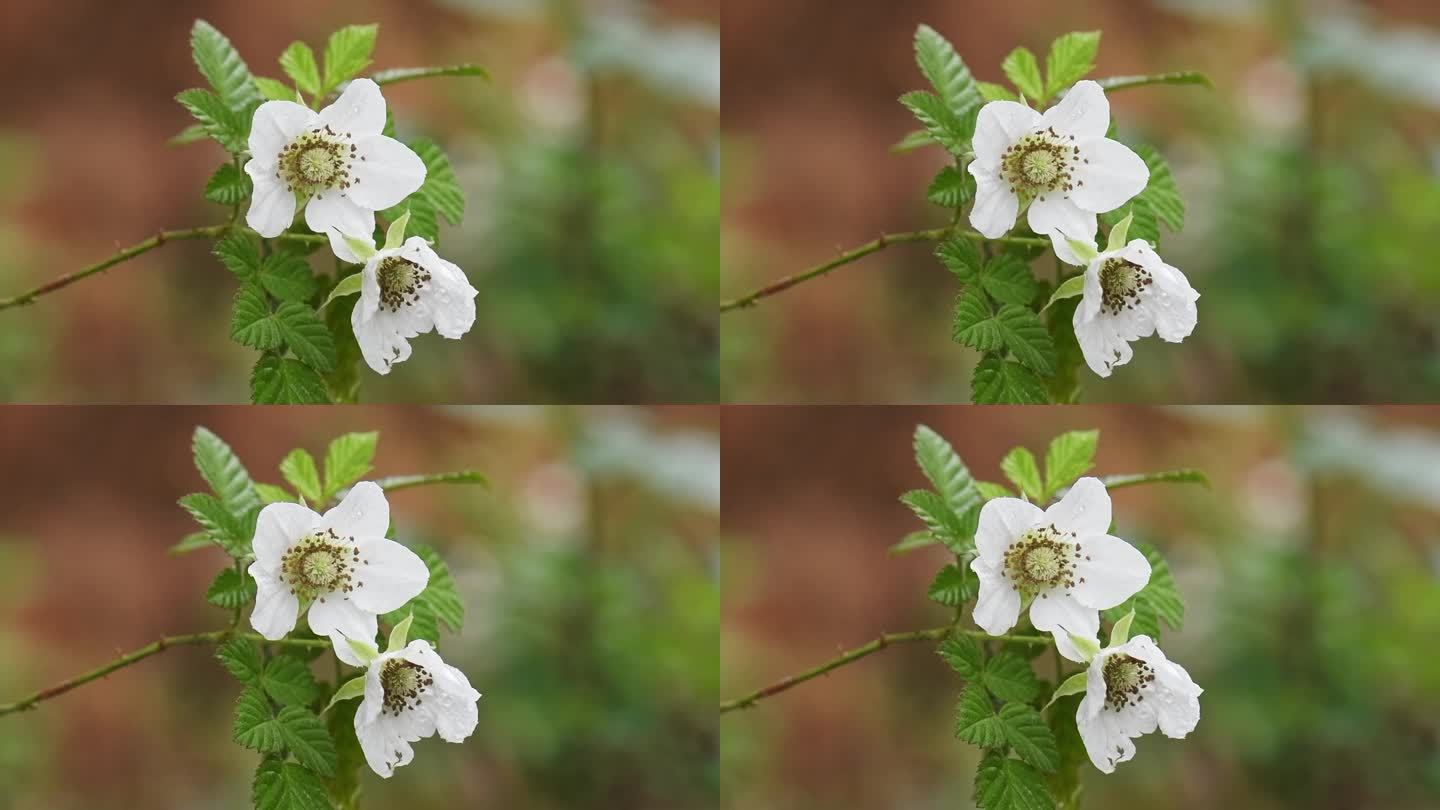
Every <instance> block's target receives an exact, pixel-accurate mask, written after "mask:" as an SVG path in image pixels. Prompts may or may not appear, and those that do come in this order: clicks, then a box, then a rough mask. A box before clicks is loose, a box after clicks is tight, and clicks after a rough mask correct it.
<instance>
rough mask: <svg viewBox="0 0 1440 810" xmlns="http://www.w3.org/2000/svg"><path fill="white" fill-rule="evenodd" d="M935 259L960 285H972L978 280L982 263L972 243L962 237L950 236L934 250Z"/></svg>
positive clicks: (978, 252)
mask: <svg viewBox="0 0 1440 810" xmlns="http://www.w3.org/2000/svg"><path fill="white" fill-rule="evenodd" d="M935 257H936V258H938V259H939V260H940V263H941V264H944V265H945V267H946V268H947V269H949V270H950V272H951V273H954V274H955V278H957V279H959V280H960V283H961V284H966V285H969V284H974V283H975V281H976V280H977V279H979V278H980V268H981V267H982V266H983V265H984V261H983V260H982V259H981V258H980V251H979V250H977V249H976V248H975V245H974V243H972V242H971V241H970V240H969V239H966V238H965V237H963V236H952V237H950V238H949V239H946V240H945V241H944V242H941V243H940V246H939V247H938V248H936V249H935Z"/></svg>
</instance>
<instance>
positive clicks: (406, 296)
mask: <svg viewBox="0 0 1440 810" xmlns="http://www.w3.org/2000/svg"><path fill="white" fill-rule="evenodd" d="M375 276H376V280H377V281H378V282H379V283H380V305H381V306H383V307H385V308H386V309H388V310H390V311H391V312H399V311H400V308H401V307H404V306H407V305H409V304H415V303H418V302H419V301H420V291H421V290H423V289H424V288H425V284H426V282H428V281H430V273H429V272H427V271H426V270H425V268H423V267H421V266H420V265H418V264H416V263H414V262H412V261H407V260H405V259H402V258H400V257H399V256H391V257H389V258H387V259H384V260H383V261H381V262H380V266H379V267H378V268H376V270H375Z"/></svg>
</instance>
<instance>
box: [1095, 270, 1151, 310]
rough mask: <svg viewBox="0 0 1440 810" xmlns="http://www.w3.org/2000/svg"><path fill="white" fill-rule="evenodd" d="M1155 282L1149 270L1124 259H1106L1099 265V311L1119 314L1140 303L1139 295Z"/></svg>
mask: <svg viewBox="0 0 1440 810" xmlns="http://www.w3.org/2000/svg"><path fill="white" fill-rule="evenodd" d="M1154 282H1155V279H1154V278H1153V277H1152V276H1151V275H1150V271H1149V270H1146V269H1145V268H1143V267H1141V266H1140V265H1138V264H1135V263H1134V262H1130V261H1126V260H1124V259H1106V260H1105V263H1104V264H1102V265H1101V266H1100V311H1101V312H1103V313H1105V314H1106V315H1119V314H1120V312H1121V311H1122V310H1126V309H1134V308H1135V307H1137V306H1139V305H1140V296H1141V294H1142V293H1144V292H1145V289H1146V288H1147V287H1149V286H1150V285H1151V284H1153V283H1154Z"/></svg>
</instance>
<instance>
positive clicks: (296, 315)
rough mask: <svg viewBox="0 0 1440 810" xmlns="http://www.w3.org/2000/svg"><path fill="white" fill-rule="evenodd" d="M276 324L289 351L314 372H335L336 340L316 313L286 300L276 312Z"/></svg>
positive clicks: (304, 306)
mask: <svg viewBox="0 0 1440 810" xmlns="http://www.w3.org/2000/svg"><path fill="white" fill-rule="evenodd" d="M275 323H276V324H277V325H278V326H279V330H280V334H281V336H282V337H283V338H284V340H285V345H286V346H289V347H290V351H292V352H294V353H295V356H296V357H298V358H300V360H301V361H303V362H304V363H305V365H307V366H310V367H311V368H313V369H315V370H316V371H320V372H327V371H333V370H334V369H335V341H334V339H333V338H331V337H330V330H329V329H327V328H325V322H324V321H322V320H320V317H319V316H318V315H317V314H316V313H315V310H313V309H311V308H310V307H308V306H306V305H304V304H298V303H295V302H294V301H286V302H285V303H283V304H281V305H280V307H279V308H278V309H276V310H275Z"/></svg>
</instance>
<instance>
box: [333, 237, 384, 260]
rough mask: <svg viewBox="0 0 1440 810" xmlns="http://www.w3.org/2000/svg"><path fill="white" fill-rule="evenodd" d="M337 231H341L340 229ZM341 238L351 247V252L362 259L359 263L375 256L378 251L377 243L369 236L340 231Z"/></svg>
mask: <svg viewBox="0 0 1440 810" xmlns="http://www.w3.org/2000/svg"><path fill="white" fill-rule="evenodd" d="M335 232H336V233H340V232H339V231H338V230H337V231H335ZM340 239H341V240H343V241H344V242H345V246H346V247H348V248H350V252H352V253H354V254H355V258H357V259H359V260H360V261H359V264H364V263H365V262H368V261H370V260H371V259H372V258H374V256H375V253H376V251H375V243H374V242H372V241H370V240H369V239H368V238H362V237H358V236H351V235H350V234H348V233H340Z"/></svg>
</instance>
